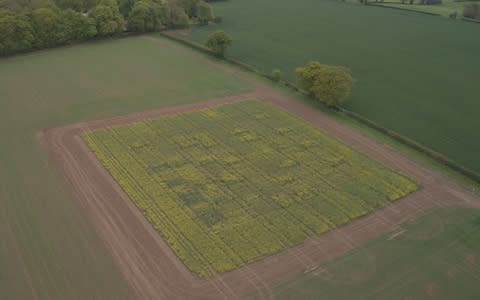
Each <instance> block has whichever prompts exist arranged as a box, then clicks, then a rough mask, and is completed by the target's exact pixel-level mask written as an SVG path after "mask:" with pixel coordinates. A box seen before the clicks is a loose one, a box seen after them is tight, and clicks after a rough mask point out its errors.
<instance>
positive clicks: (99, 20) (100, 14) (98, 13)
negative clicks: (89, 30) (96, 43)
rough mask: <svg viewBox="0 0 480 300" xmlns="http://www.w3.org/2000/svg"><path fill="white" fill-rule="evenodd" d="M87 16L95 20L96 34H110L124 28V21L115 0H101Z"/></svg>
mask: <svg viewBox="0 0 480 300" xmlns="http://www.w3.org/2000/svg"><path fill="white" fill-rule="evenodd" d="M89 16H90V17H91V18H92V19H93V20H95V26H96V28H97V32H98V35H103V36H105V35H112V34H115V33H118V32H121V31H123V29H124V23H125V21H124V19H123V16H122V15H121V14H120V10H119V8H118V3H117V1H116V0H101V1H100V2H99V3H98V5H97V6H95V7H94V8H93V9H92V11H91V12H90V14H89Z"/></svg>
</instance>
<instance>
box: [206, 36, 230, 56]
mask: <svg viewBox="0 0 480 300" xmlns="http://www.w3.org/2000/svg"><path fill="white" fill-rule="evenodd" d="M232 42H233V39H232V38H231V37H230V35H228V33H226V32H225V31H223V30H218V31H215V32H213V33H211V34H209V35H208V39H207V42H206V43H205V45H206V46H207V47H208V48H209V49H211V50H212V51H213V52H215V54H216V55H218V56H220V57H224V56H225V51H226V50H227V48H228V47H229V46H230V45H231V44H232Z"/></svg>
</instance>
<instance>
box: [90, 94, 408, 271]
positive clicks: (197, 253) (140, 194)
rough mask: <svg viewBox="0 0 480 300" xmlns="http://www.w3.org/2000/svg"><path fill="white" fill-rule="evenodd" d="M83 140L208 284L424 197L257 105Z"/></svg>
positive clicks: (251, 103)
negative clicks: (411, 197)
mask: <svg viewBox="0 0 480 300" xmlns="http://www.w3.org/2000/svg"><path fill="white" fill-rule="evenodd" d="M83 138H84V140H85V141H86V143H87V144H88V146H89V147H90V148H91V149H92V150H93V152H94V153H95V154H96V156H97V158H98V159H99V160H100V161H101V162H102V164H103V165H104V166H105V168H106V169H107V170H108V171H109V172H110V174H112V176H113V177H114V178H115V180H116V181H117V182H118V183H119V185H120V186H121V187H122V188H123V190H124V191H125V192H126V193H127V194H128V195H129V197H130V198H131V200H132V201H133V202H134V203H135V204H136V206H137V207H138V208H139V209H140V210H141V211H142V212H143V214H144V215H145V216H146V218H147V219H148V220H149V222H150V223H151V224H152V225H153V226H154V227H155V229H156V230H157V231H158V232H159V233H160V234H161V235H162V237H163V238H164V239H165V241H166V242H167V243H168V244H169V245H170V247H171V248H172V249H173V251H174V252H175V253H176V254H177V256H178V257H179V258H180V259H181V260H182V261H183V262H184V263H185V265H186V266H187V267H188V268H189V269H190V270H191V271H193V272H194V273H196V274H197V275H198V276H200V277H203V278H205V277H209V276H212V275H214V274H216V273H219V272H224V271H228V270H232V269H235V268H237V267H239V266H242V265H243V264H245V263H248V262H251V261H254V260H256V259H258V258H260V257H263V256H266V255H269V254H272V253H275V252H278V251H280V250H282V249H284V248H286V247H290V246H294V245H296V244H298V243H301V242H302V241H304V240H305V239H307V238H309V237H313V236H316V235H319V234H321V233H323V232H325V231H328V230H330V229H332V228H335V227H336V226H339V225H342V224H345V223H347V222H349V221H351V220H353V219H355V218H358V217H360V216H363V215H366V214H368V213H369V212H371V211H373V210H375V209H376V208H379V207H382V206H384V205H386V204H388V203H389V202H390V201H394V200H397V199H399V198H401V197H403V196H406V195H407V194H409V193H412V192H413V191H415V190H416V189H417V184H416V183H415V182H414V181H412V180H411V179H409V178H408V177H406V176H404V175H402V174H398V173H396V172H393V171H392V170H389V169H388V168H386V167H385V166H383V165H382V164H380V163H378V162H375V161H373V160H372V159H369V158H368V157H366V156H365V155H362V154H360V153H358V152H356V151H355V150H352V149H351V148H349V147H347V146H346V145H344V144H342V143H340V142H338V141H337V140H335V139H334V138H332V137H330V136H329V135H327V134H325V133H324V132H322V131H320V130H318V129H317V128H315V127H313V126H312V125H310V124H308V123H306V122H304V121H302V120H300V119H298V118H296V117H294V116H292V115H290V114H289V113H287V112H286V111H283V110H282V109H280V108H277V107H275V106H273V105H270V104H267V103H264V102H261V101H255V100H250V101H242V102H236V103H233V104H225V105H220V106H216V107H213V108H208V109H202V110H197V111H192V112H187V113H180V114H176V115H170V116H166V117H162V118H159V119H155V120H146V121H144V122H138V123H131V124H127V125H118V126H114V127H111V128H106V129H98V130H94V131H90V132H86V133H84V134H83Z"/></svg>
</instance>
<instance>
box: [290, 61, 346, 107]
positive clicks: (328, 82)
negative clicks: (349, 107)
mask: <svg viewBox="0 0 480 300" xmlns="http://www.w3.org/2000/svg"><path fill="white" fill-rule="evenodd" d="M295 73H296V74H297V76H298V82H299V84H300V86H301V87H302V88H304V89H305V90H306V91H308V92H309V93H310V94H311V95H312V96H314V97H315V98H317V99H319V100H322V101H323V102H325V103H326V104H327V105H328V106H330V107H337V106H338V105H339V104H340V103H341V102H342V101H343V100H345V99H346V98H347V97H348V96H349V95H350V91H351V88H352V85H353V83H354V80H353V78H352V76H351V75H350V70H349V69H347V68H345V67H341V66H329V65H323V64H321V63H319V62H317V61H313V62H310V63H309V64H307V65H306V66H305V67H301V68H297V69H296V70H295Z"/></svg>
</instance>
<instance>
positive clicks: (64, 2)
mask: <svg viewBox="0 0 480 300" xmlns="http://www.w3.org/2000/svg"><path fill="white" fill-rule="evenodd" d="M207 2H212V1H211V0H210V1H204V0H168V1H167V0H0V55H2V56H5V55H11V54H15V53H19V52H25V51H29V50H34V49H44V48H51V47H56V46H60V45H66V44H71V43H75V42H79V41H84V40H88V39H92V38H95V37H105V36H113V35H116V34H119V33H122V32H150V31H158V30H161V29H163V28H175V27H180V28H181V27H188V26H190V24H195V23H196V24H208V22H212V21H216V22H219V21H220V18H215V17H214V15H213V11H212V9H211V7H210V5H209V4H208V3H207Z"/></svg>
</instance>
